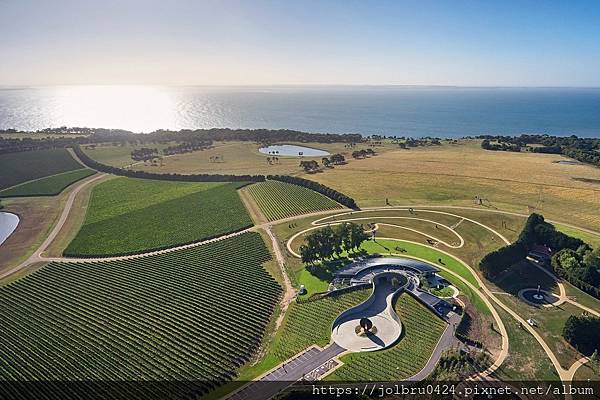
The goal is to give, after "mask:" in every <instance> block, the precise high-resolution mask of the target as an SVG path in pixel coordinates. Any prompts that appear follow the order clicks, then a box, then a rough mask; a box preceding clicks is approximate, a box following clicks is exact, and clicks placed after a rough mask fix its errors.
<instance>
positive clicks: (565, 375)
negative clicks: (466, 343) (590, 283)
mask: <svg viewBox="0 0 600 400" xmlns="http://www.w3.org/2000/svg"><path fill="white" fill-rule="evenodd" d="M411 208H412V209H413V211H417V212H429V213H437V214H442V215H449V216H453V217H456V218H460V219H463V220H465V221H469V222H472V223H474V224H476V225H479V226H481V227H483V228H484V229H486V230H488V231H490V232H492V233H493V234H494V235H496V236H497V237H499V238H500V239H501V240H502V241H503V242H504V243H505V244H507V245H508V244H510V241H509V240H508V239H507V238H506V237H504V236H503V235H502V234H501V233H499V232H498V231H496V230H495V229H493V228H492V227H490V226H487V225H485V224H483V223H481V222H479V221H476V220H473V219H471V218H467V217H463V216H460V215H457V214H454V213H449V212H445V211H438V210H430V209H415V208H414V207H411ZM384 210H385V211H408V208H406V207H386V208H381V207H375V208H369V209H363V210H361V211H352V212H344V213H339V214H336V215H331V216H327V217H324V218H320V219H318V220H316V221H313V222H312V225H313V227H310V228H307V229H305V230H303V231H301V232H298V233H297V234H295V235H294V236H292V237H291V238H290V239H289V240H288V242H287V248H288V251H289V252H290V253H291V254H292V255H294V256H296V257H299V254H298V253H297V252H295V251H294V249H293V248H292V246H291V244H292V242H293V241H294V240H295V239H296V238H297V237H299V236H300V235H302V234H304V233H306V232H308V231H311V230H313V229H316V228H318V227H322V226H325V225H334V224H335V223H341V222H350V221H352V220H353V218H348V219H344V220H334V221H331V222H329V221H327V220H328V219H330V218H336V217H340V216H348V215H355V214H360V213H364V212H372V211H384ZM507 214H514V215H519V214H517V213H509V212H507ZM376 218H380V219H385V218H389V217H387V216H385V215H375V216H370V217H368V218H360V217H359V218H357V220H364V219H376ZM438 225H439V224H438ZM423 234H424V233H423ZM424 235H425V236H429V235H426V234H424ZM398 240H402V239H398ZM405 241H406V242H411V241H407V240H405ZM412 243H415V244H418V245H421V246H424V247H430V248H432V249H434V250H436V251H439V252H441V253H443V254H445V255H447V256H449V257H452V258H454V259H455V260H456V261H458V262H460V263H461V264H462V265H463V266H465V268H467V269H468V270H469V272H471V274H472V275H473V276H474V277H475V279H476V281H477V283H478V284H479V285H480V286H481V290H483V292H484V293H485V295H486V296H487V297H489V298H490V299H491V300H492V301H493V302H494V303H496V304H497V305H498V306H499V307H500V308H502V309H503V310H504V311H506V312H507V313H508V314H510V315H511V316H512V317H513V318H514V319H516V320H517V321H518V322H520V323H521V325H522V326H523V327H525V328H526V329H527V330H528V331H529V333H530V334H531V335H532V336H533V337H534V338H535V339H536V340H537V341H538V343H539V344H540V345H541V346H542V348H543V349H544V351H545V352H546V354H547V356H548V357H549V358H550V360H551V361H552V364H553V365H554V367H555V369H556V371H557V372H558V374H559V377H560V379H561V381H564V382H568V381H570V379H571V378H572V376H573V375H574V373H575V371H576V369H577V368H578V366H580V365H581V363H580V362H579V361H577V362H576V363H575V364H577V365H575V364H574V365H572V366H571V368H574V369H575V371H573V372H572V373H570V369H569V370H567V369H565V368H563V367H562V366H561V365H560V363H559V361H558V359H557V358H556V356H555V354H554V352H553V351H552V349H551V348H550V347H549V346H548V345H547V344H546V342H545V341H544V339H543V338H542V337H541V335H540V334H539V333H538V332H537V331H536V330H535V329H534V328H533V327H531V326H530V325H529V324H528V323H527V322H526V321H525V320H524V319H523V318H522V317H521V316H520V315H519V314H517V313H516V312H515V311H513V310H512V308H510V307H509V306H507V305H506V304H504V303H503V302H502V301H500V300H499V299H498V298H497V297H496V296H495V295H494V293H493V292H492V291H491V290H490V289H489V288H488V287H487V286H486V285H485V284H484V282H483V281H482V280H481V278H480V277H479V276H478V275H477V273H476V272H475V271H474V269H473V268H472V267H471V266H470V265H468V264H467V263H466V262H464V261H463V260H461V259H460V258H458V257H456V256H454V255H452V254H450V253H448V252H446V251H443V250H440V249H439V248H435V247H433V246H428V245H424V244H421V243H416V242H412ZM402 256H406V255H404V254H402ZM429 262H430V261H429ZM438 266H439V267H441V268H442V269H444V270H447V269H446V268H443V267H442V266H440V265H438ZM540 268H541V267H540ZM548 272H549V271H548ZM551 276H554V275H553V274H552V275H551ZM554 278H555V279H556V277H555V276H554ZM556 281H557V284H558V285H559V287H562V286H563V285H562V283H561V282H560V281H559V280H556ZM469 286H470V287H471V288H472V289H475V288H474V287H472V285H469ZM475 290H476V291H477V292H478V293H479V291H478V290H477V289H475ZM563 290H564V287H562V288H561V293H563ZM481 297H482V299H485V296H481ZM569 302H570V303H573V304H574V305H577V306H578V307H581V308H582V309H589V308H588V307H585V306H583V305H581V304H579V303H576V302H574V301H572V300H569ZM488 308H490V310H492V312H493V310H494V309H493V307H490V305H489V304H488ZM594 313H595V314H596V312H594ZM493 314H494V312H493ZM494 319H495V320H496V323H498V325H499V326H500V327H501V331H503V332H501V333H502V338H503V346H502V351H501V353H500V355H499V357H498V358H497V360H496V362H495V363H494V364H493V365H492V366H491V367H490V368H488V369H487V370H486V371H484V372H483V373H482V374H481V375H483V376H488V375H490V374H491V373H492V372H494V371H495V370H496V369H497V368H498V367H499V366H500V365H501V364H502V362H503V361H504V359H505V358H506V356H507V355H508V334H507V332H506V330H505V328H504V325H503V324H502V321H501V319H500V318H499V316H498V315H497V313H496V314H495V315H494Z"/></svg>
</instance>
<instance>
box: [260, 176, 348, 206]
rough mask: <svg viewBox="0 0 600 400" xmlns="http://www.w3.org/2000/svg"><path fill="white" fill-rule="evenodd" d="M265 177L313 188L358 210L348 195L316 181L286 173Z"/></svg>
mask: <svg viewBox="0 0 600 400" xmlns="http://www.w3.org/2000/svg"><path fill="white" fill-rule="evenodd" d="M267 179H272V180H275V181H281V182H287V183H291V184H294V185H298V186H304V187H305V188H308V189H311V190H314V191H315V192H317V193H321V194H322V195H323V196H326V197H329V198H330V199H332V200H335V201H337V202H338V203H340V204H341V205H343V206H346V207H348V208H351V209H353V210H360V208H359V207H358V205H357V204H356V202H355V201H354V199H353V198H352V197H349V196H347V195H345V194H343V193H340V192H338V191H337V190H335V189H332V188H330V187H329V186H325V185H322V184H320V183H318V182H315V181H311V180H308V179H304V178H299V177H297V176H287V175H268V176H267Z"/></svg>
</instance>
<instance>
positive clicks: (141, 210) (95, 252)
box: [64, 178, 252, 257]
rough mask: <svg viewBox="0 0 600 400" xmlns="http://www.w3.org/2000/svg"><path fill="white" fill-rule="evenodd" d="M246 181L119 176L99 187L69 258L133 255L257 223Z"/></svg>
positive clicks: (67, 251) (73, 242) (96, 189)
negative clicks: (242, 191) (246, 198)
mask: <svg viewBox="0 0 600 400" xmlns="http://www.w3.org/2000/svg"><path fill="white" fill-rule="evenodd" d="M241 185H243V183H187V182H170V181H155V180H147V179H132V178H117V179H113V180H110V181H107V182H103V183H101V184H99V185H98V186H97V187H95V188H94V190H93V191H92V198H91V200H90V205H89V209H88V212H87V214H86V217H85V221H84V223H83V226H82V227H81V230H80V231H79V233H78V234H77V236H76V237H75V239H73V241H72V242H71V243H70V244H69V246H68V247H67V248H66V250H65V251H64V254H65V255H67V256H83V257H85V256H106V255H117V254H133V253H139V252H144V251H148V250H155V249H162V248H168V247H172V246H176V245H180V244H185V243H191V242H195V241H199V240H203V239H207V238H211V237H215V236H219V235H222V234H225V233H229V232H233V231H237V230H240V229H243V228H246V227H249V226H251V225H252V220H251V218H250V216H249V215H248V213H247V211H246V209H245V207H244V205H243V204H242V201H241V200H240V197H239V194H238V193H237V189H238V188H239V187H240V186H241Z"/></svg>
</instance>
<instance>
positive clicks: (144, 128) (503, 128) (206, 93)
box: [0, 86, 600, 137]
mask: <svg viewBox="0 0 600 400" xmlns="http://www.w3.org/2000/svg"><path fill="white" fill-rule="evenodd" d="M60 126H85V127H102V128H121V129H126V130H130V131H133V132H150V131H153V130H156V129H184V128H189V129H195V128H212V127H228V128H271V129H278V128H287V129H296V130H302V131H307V132H330V133H360V134H363V135H371V134H382V135H396V136H413V137H421V136H437V137H462V136H467V135H481V134H504V135H513V134H521V133H547V134H551V135H561V136H568V135H577V136H580V137H600V88H590V89H577V88H455V87H404V86H275V87H267V86H259V87H201V86H176V87H175V86H173V87H171V86H57V87H23V88H19V87H10V88H9V87H5V88H0V129H6V128H15V129H20V130H38V129H43V128H48V127H60Z"/></svg>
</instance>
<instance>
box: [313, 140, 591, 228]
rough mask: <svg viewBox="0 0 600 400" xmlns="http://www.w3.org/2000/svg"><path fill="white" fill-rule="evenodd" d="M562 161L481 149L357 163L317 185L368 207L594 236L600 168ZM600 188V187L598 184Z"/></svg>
mask: <svg viewBox="0 0 600 400" xmlns="http://www.w3.org/2000/svg"><path fill="white" fill-rule="evenodd" d="M561 159H564V158H563V157H561V156H558V155H547V154H534V153H509V152H493V151H485V150H482V149H481V148H480V147H479V142H478V141H464V142H462V143H461V144H459V145H448V144H445V145H442V146H440V147H427V148H418V149H411V150H400V149H398V150H394V151H388V152H385V153H382V154H380V155H378V156H376V157H373V158H370V159H366V160H357V161H355V160H352V161H350V162H349V163H348V164H347V165H344V166H339V167H336V168H335V169H334V170H331V171H327V172H326V173H322V174H313V175H310V179H313V180H316V181H318V182H321V183H323V184H325V185H328V186H331V187H333V188H335V189H337V190H339V191H341V192H343V193H345V194H347V195H349V196H352V197H354V198H355V199H356V200H357V202H358V203H359V205H361V206H363V207H364V206H383V205H385V199H386V198H388V199H389V202H390V203H391V204H392V205H405V204H431V205H434V204H440V205H441V204H443V205H468V206H473V205H476V201H475V196H479V197H481V198H483V199H485V201H484V202H483V205H484V207H486V208H491V209H494V208H497V209H502V210H509V211H515V212H521V213H528V212H530V211H534V210H535V211H537V212H541V213H543V214H544V215H545V216H546V217H548V218H550V219H555V220H559V221H564V222H568V223H572V224H576V225H580V226H583V227H586V228H589V229H596V230H598V227H599V226H600V212H598V211H599V210H600V184H596V183H588V182H581V181H578V180H574V179H573V178H588V179H599V180H600V168H596V167H592V166H588V165H564V164H558V163H556V162H555V161H558V160H561ZM599 182H600V181H599Z"/></svg>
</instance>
